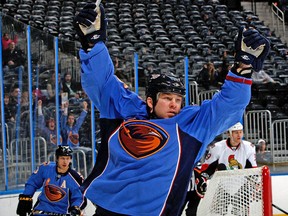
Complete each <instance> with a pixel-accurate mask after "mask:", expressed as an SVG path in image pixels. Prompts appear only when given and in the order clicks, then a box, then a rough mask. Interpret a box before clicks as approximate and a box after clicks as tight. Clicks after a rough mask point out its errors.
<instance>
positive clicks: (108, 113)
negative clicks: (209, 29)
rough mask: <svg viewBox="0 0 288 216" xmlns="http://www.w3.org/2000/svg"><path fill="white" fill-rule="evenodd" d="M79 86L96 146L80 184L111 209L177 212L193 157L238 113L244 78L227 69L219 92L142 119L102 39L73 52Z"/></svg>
mask: <svg viewBox="0 0 288 216" xmlns="http://www.w3.org/2000/svg"><path fill="white" fill-rule="evenodd" d="M80 59H81V68H82V72H83V73H81V80H82V87H83V89H84V90H85V92H86V93H87V95H88V96H89V98H90V99H91V100H92V101H93V103H94V104H95V105H96V107H97V109H98V110H99V111H100V118H101V122H102V123H103V125H102V127H101V131H102V145H101V148H102V149H100V151H99V154H98V156H97V161H96V165H95V167H94V169H93V171H92V173H91V174H90V176H89V177H88V178H87V180H85V181H84V184H83V186H82V189H83V191H84V194H85V196H86V197H87V198H88V199H90V200H91V201H92V202H93V203H95V204H97V205H99V206H101V207H102V208H104V209H107V210H109V211H112V212H116V213H121V214H126V215H135V216H136V215H137V216H151V215H153V216H155V215H170V216H175V215H178V214H179V212H180V210H181V207H182V203H183V202H184V198H185V194H186V191H187V187H188V184H189V180H190V178H191V172H192V170H193V169H192V168H193V166H194V164H195V162H197V161H199V160H200V158H201V157H202V156H203V154H204V153H205V151H206V148H207V145H208V144H209V143H210V142H211V141H213V139H214V138H215V136H217V135H219V134H221V133H222V132H224V131H226V130H227V129H228V128H229V127H231V126H232V125H234V124H235V123H236V122H238V121H239V119H241V117H242V116H243V112H244V110H245V107H246V106H247V104H248V103H249V100H250V96H251V95H250V94H251V84H252V81H251V79H245V78H243V77H240V76H237V75H235V74H233V73H231V72H229V74H228V76H227V78H226V81H225V84H224V85H223V88H222V90H221V91H220V92H219V93H217V94H215V95H214V97H213V99H212V100H207V101H204V102H203V103H202V105H201V106H186V107H184V108H183V109H182V110H181V112H180V113H179V114H178V115H176V116H174V117H172V118H170V119H153V120H149V119H148V114H147V109H146V103H145V102H144V101H143V100H142V99H141V98H139V97H138V95H137V94H135V93H134V92H132V91H130V90H129V89H128V88H127V86H126V85H125V84H124V83H123V82H121V81H120V80H119V79H118V78H117V77H116V76H115V75H114V66H113V64H112V61H111V58H110V56H109V53H108V50H107V48H106V46H105V44H104V43H102V42H99V43H97V44H96V45H95V46H94V48H93V49H92V50H91V51H90V52H89V53H86V52H84V51H83V50H80Z"/></svg>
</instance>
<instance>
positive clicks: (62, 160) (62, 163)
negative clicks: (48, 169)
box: [57, 156, 71, 173]
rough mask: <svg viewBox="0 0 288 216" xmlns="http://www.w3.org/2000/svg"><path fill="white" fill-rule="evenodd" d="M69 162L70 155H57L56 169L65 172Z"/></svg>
mask: <svg viewBox="0 0 288 216" xmlns="http://www.w3.org/2000/svg"><path fill="white" fill-rule="evenodd" d="M70 163H71V157H70V156H59V157H58V161H57V165H58V167H57V170H58V172H59V173H65V172H67V170H68V169H69V165H70Z"/></svg>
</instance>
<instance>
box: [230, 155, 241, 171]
mask: <svg viewBox="0 0 288 216" xmlns="http://www.w3.org/2000/svg"><path fill="white" fill-rule="evenodd" d="M228 163H229V168H230V169H231V170H233V169H242V168H243V166H242V164H241V163H239V162H238V160H237V159H236V158H235V155H229V157H228Z"/></svg>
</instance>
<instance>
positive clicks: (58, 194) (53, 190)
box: [44, 178, 66, 202]
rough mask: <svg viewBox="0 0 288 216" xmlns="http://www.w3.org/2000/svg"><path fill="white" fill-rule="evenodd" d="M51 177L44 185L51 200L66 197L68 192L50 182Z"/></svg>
mask: <svg viewBox="0 0 288 216" xmlns="http://www.w3.org/2000/svg"><path fill="white" fill-rule="evenodd" d="M49 182H50V178H49V179H47V181H46V183H45V186H44V191H45V195H46V197H47V199H48V200H49V201H50V202H57V201H59V200H61V199H62V198H63V197H65V195H66V192H65V191H64V190H63V189H62V188H61V187H58V186H56V185H52V184H49Z"/></svg>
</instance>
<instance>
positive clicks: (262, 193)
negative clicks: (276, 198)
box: [197, 166, 273, 216]
mask: <svg viewBox="0 0 288 216" xmlns="http://www.w3.org/2000/svg"><path fill="white" fill-rule="evenodd" d="M209 215H210V216H218V215H219V216H220V215H244V216H272V215H273V214H272V187H271V176H270V170H269V168H268V167H267V166H262V167H258V168H251V169H238V170H225V171H217V172H215V174H214V175H213V176H212V178H211V179H210V180H209V181H208V187H207V192H206V194H205V196H204V198H203V199H202V200H201V202H200V204H199V206H198V210H197V216H209Z"/></svg>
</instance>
